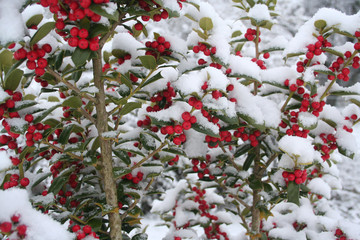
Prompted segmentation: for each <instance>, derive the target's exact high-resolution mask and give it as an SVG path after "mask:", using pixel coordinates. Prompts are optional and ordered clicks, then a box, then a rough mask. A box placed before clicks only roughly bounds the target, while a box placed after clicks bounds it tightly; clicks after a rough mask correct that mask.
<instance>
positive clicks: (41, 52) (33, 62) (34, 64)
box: [14, 43, 52, 76]
mask: <svg viewBox="0 0 360 240" xmlns="http://www.w3.org/2000/svg"><path fill="white" fill-rule="evenodd" d="M51 51H52V47H51V46H50V44H47V43H46V44H44V45H42V46H41V47H40V46H39V45H37V44H34V45H33V46H32V47H30V48H29V49H28V50H26V49H25V48H24V47H23V48H20V49H18V50H16V51H15V52H14V59H15V60H22V59H25V60H26V67H27V68H28V69H30V70H35V74H36V75H37V76H42V75H44V73H45V68H46V66H47V65H48V62H47V60H46V58H44V57H45V55H46V53H50V52H51Z"/></svg>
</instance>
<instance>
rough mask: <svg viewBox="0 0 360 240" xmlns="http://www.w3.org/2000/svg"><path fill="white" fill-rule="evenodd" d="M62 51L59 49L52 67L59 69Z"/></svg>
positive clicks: (62, 55) (62, 57)
mask: <svg viewBox="0 0 360 240" xmlns="http://www.w3.org/2000/svg"><path fill="white" fill-rule="evenodd" d="M63 59H64V51H61V52H60V53H59V54H58V55H57V56H56V58H55V64H54V68H55V69H59V68H60V67H61V65H62V63H63Z"/></svg>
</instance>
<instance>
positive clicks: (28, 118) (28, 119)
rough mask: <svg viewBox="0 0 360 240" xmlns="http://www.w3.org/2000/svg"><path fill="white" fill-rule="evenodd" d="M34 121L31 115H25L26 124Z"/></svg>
mask: <svg viewBox="0 0 360 240" xmlns="http://www.w3.org/2000/svg"><path fill="white" fill-rule="evenodd" d="M33 120H34V116H33V115H31V114H26V115H25V121H27V122H29V123H30V122H32V121H33Z"/></svg>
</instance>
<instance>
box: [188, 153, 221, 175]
mask: <svg viewBox="0 0 360 240" xmlns="http://www.w3.org/2000/svg"><path fill="white" fill-rule="evenodd" d="M210 158H211V157H210V155H206V159H205V160H204V161H201V162H200V160H199V159H197V158H193V159H192V160H191V163H192V165H193V167H192V170H193V171H194V172H197V174H198V177H199V178H200V179H203V178H204V177H206V176H208V177H209V178H210V179H211V180H213V179H215V176H214V175H212V174H211V173H210V169H209V165H210Z"/></svg>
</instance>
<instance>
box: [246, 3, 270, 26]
mask: <svg viewBox="0 0 360 240" xmlns="http://www.w3.org/2000/svg"><path fill="white" fill-rule="evenodd" d="M248 16H249V17H251V18H254V19H255V20H256V21H258V22H261V21H265V20H267V21H270V20H271V16H270V13H269V9H268V7H267V6H266V5H265V4H256V5H255V6H254V7H252V8H250V10H249V14H248Z"/></svg>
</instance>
